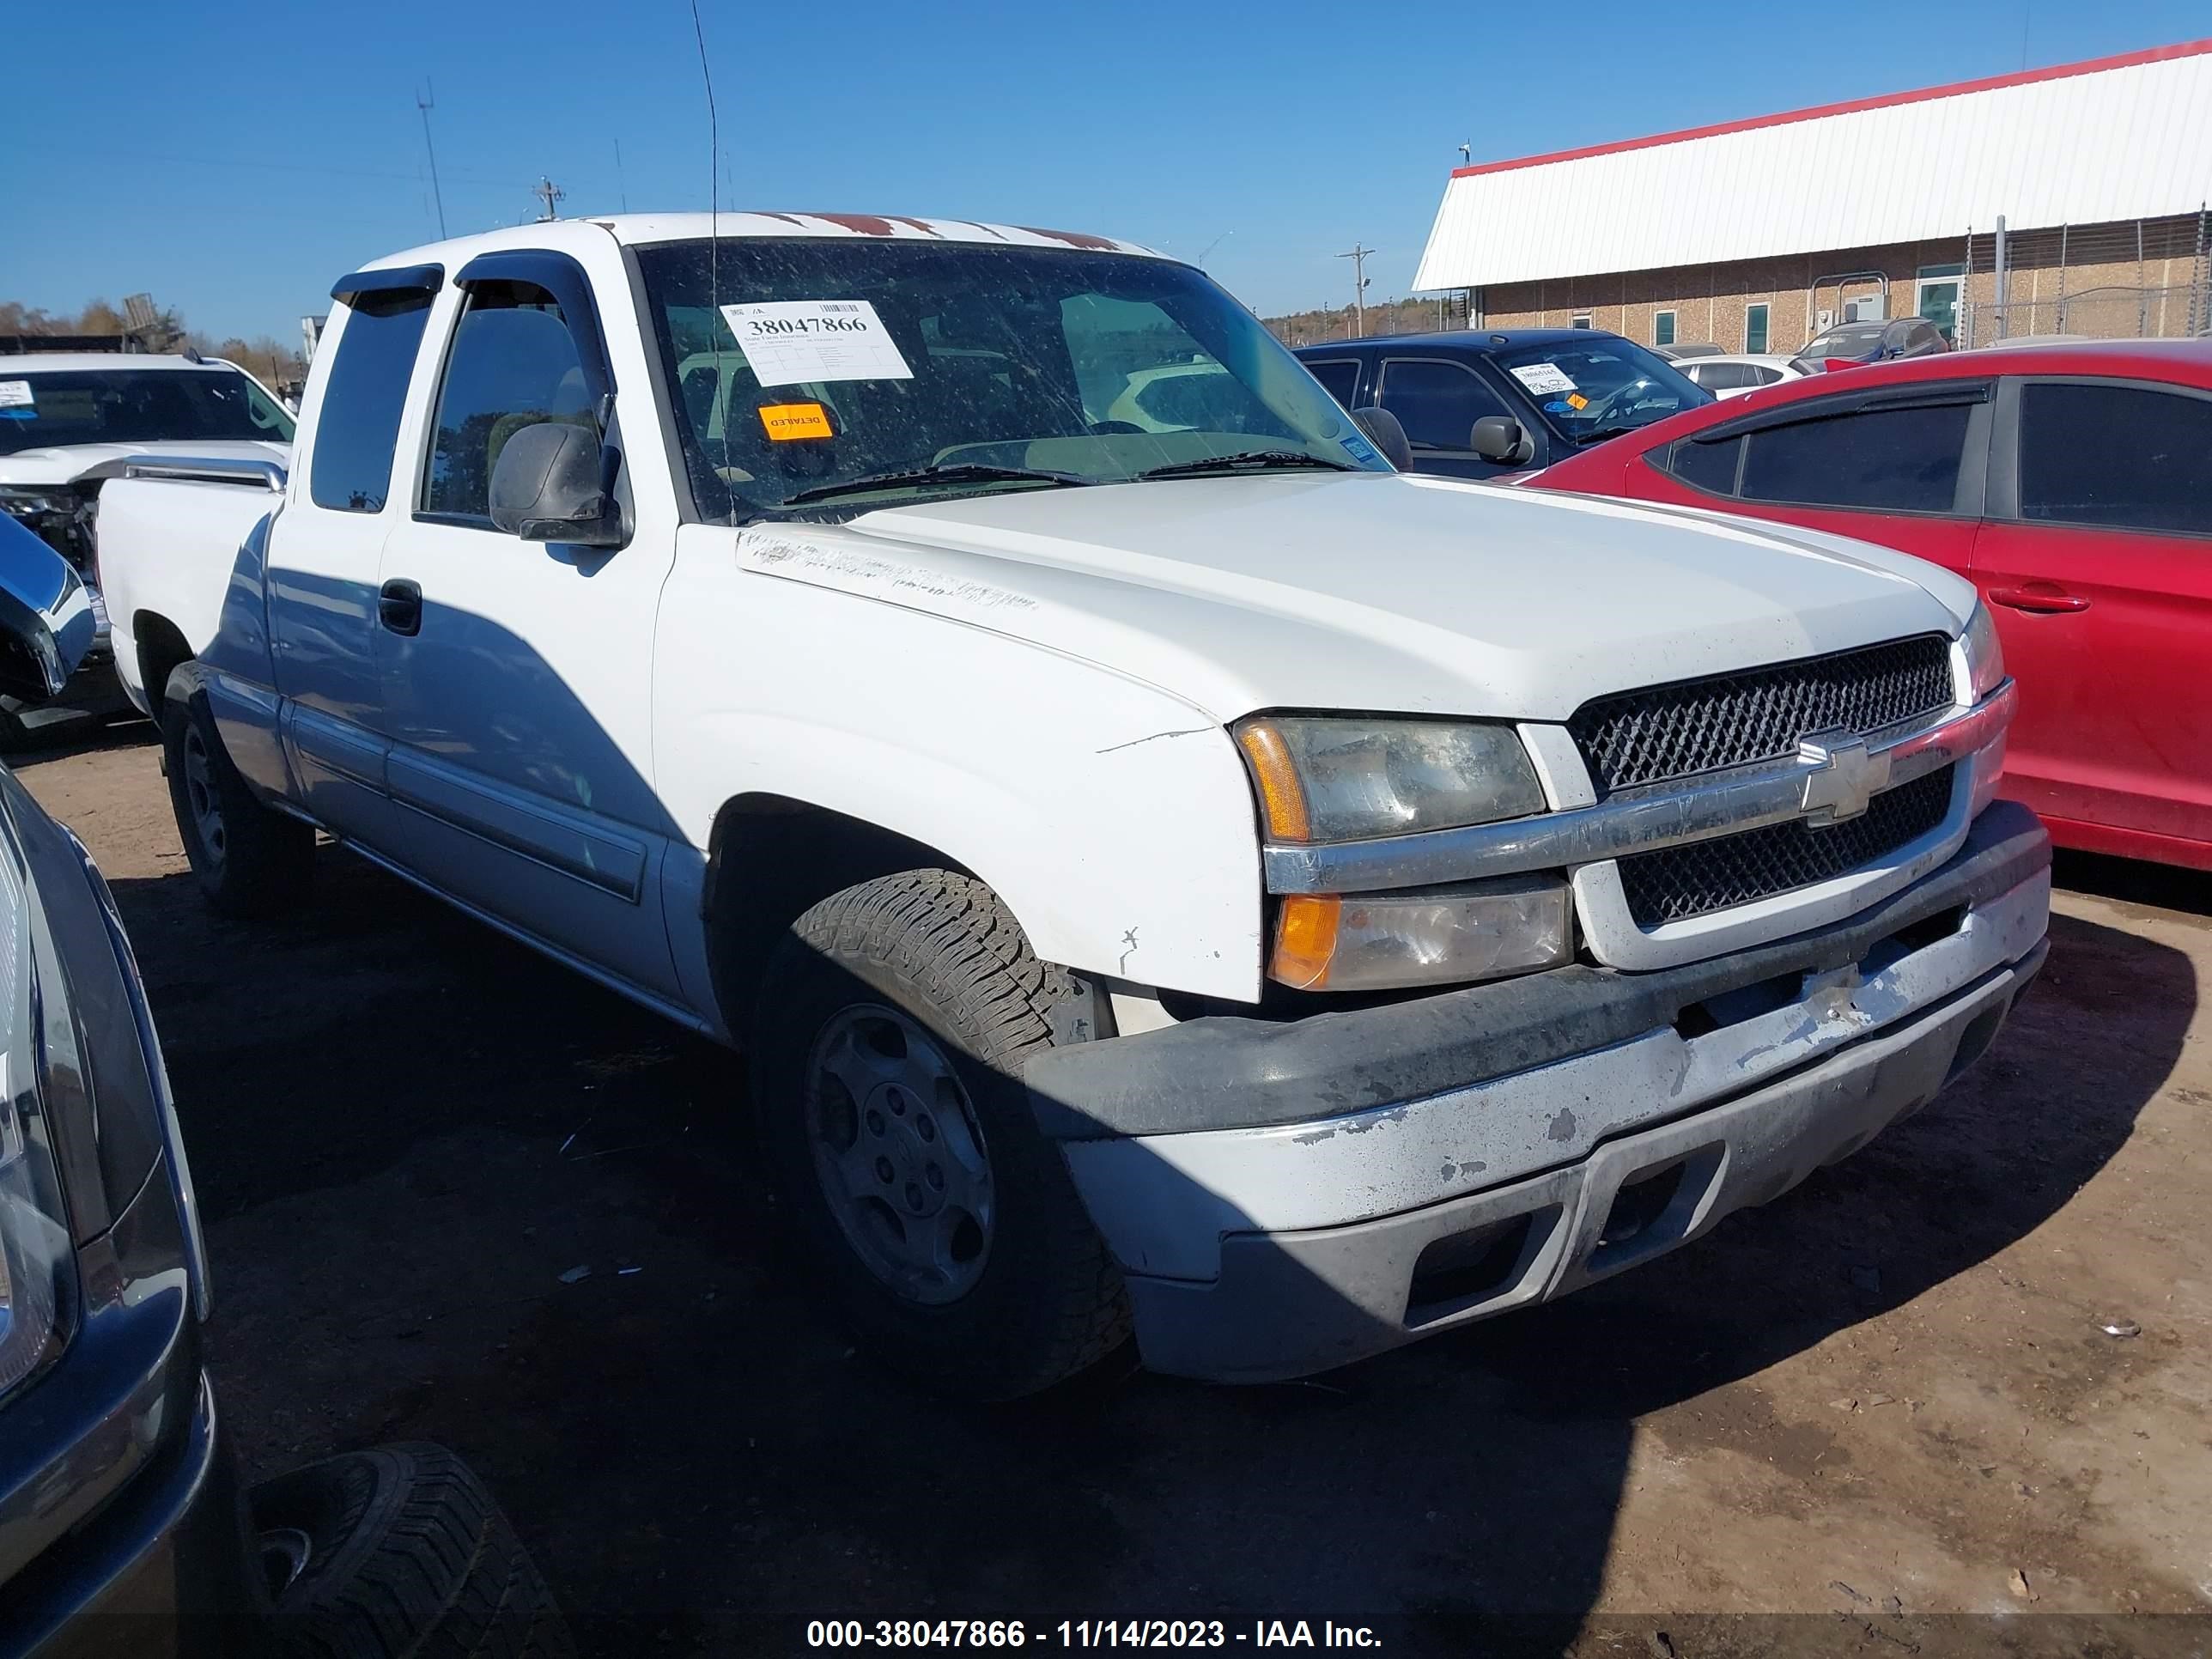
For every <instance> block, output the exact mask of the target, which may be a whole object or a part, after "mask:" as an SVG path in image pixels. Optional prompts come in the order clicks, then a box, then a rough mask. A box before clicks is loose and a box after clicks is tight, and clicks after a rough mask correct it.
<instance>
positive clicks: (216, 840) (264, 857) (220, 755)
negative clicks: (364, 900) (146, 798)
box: [161, 693, 315, 916]
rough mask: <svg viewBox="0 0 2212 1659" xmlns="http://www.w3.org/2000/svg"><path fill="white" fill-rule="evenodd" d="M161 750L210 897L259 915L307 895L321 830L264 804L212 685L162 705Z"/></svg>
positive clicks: (190, 855) (197, 873) (232, 910)
mask: <svg viewBox="0 0 2212 1659" xmlns="http://www.w3.org/2000/svg"><path fill="white" fill-rule="evenodd" d="M161 750H162V761H163V769H164V770H165V771H166V772H167V774H168V779H169V805H170V807H171V809H172V810H173V811H174V812H175V813H176V817H177V834H178V836H179V838H180V839H181V840H182V841H183V842H184V843H185V858H186V859H187V860H190V862H191V866H192V874H193V876H194V877H195V878H197V880H198V882H199V884H200V890H201V891H202V892H203V893H204V894H205V895H206V896H207V899H208V902H209V903H210V904H212V905H213V906H214V907H215V908H216V909H217V910H220V911H222V913H223V914H224V915H230V916H259V915H270V913H272V912H274V911H277V910H282V909H284V908H289V906H291V905H294V904H296V903H297V902H300V900H301V899H302V898H304V897H305V896H307V885H308V878H309V876H310V873H311V872H312V871H313V864H314V855H315V832H314V829H313V827H312V826H310V825H308V824H306V823H301V822H300V820H299V819H297V818H291V817H285V816H284V815H283V813H281V812H277V811H271V810H270V808H268V807H266V806H264V805H262V804H261V803H260V802H259V801H258V800H256V799H254V798H253V792H252V790H251V789H248V788H247V787H246V780H245V779H244V778H242V777H240V775H238V769H237V768H236V767H235V766H234V765H232V764H231V761H230V756H229V755H228V752H226V751H225V750H224V749H223V746H222V735H221V734H220V733H219V732H217V731H216V724H215V718H214V716H213V715H212V714H210V713H209V712H208V706H207V697H206V695H205V694H204V693H201V694H198V695H196V696H193V697H192V698H191V700H190V701H189V702H186V701H185V700H184V699H182V698H177V697H173V698H171V699H169V701H168V702H166V703H164V704H163V705H162V710H161Z"/></svg>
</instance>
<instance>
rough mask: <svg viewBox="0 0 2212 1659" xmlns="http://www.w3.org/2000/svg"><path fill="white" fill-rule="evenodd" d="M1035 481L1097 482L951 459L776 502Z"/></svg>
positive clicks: (793, 503)
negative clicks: (912, 486)
mask: <svg viewBox="0 0 2212 1659" xmlns="http://www.w3.org/2000/svg"><path fill="white" fill-rule="evenodd" d="M1001 482H1006V483H1051V484H1061V485H1073V484H1089V483H1097V482H1098V480H1097V479H1096V478H1086V477H1083V476H1082V474H1080V473H1077V472H1052V471H1047V470H1045V469H1044V468H1042V467H1036V466H995V465H992V464H991V463H990V462H988V461H951V462H947V463H946V464H945V465H942V466H902V467H898V468H896V469H894V470H892V471H888V472H868V473H863V474H862V475H861V476H860V477H857V478H842V479H840V480H839V481H838V482H836V483H825V484H815V485H813V486H811V488H809V489H802V490H800V491H799V493H798V494H797V495H787V496H785V497H784V498H783V500H782V501H781V502H780V503H778V505H780V506H783V507H796V506H798V505H799V504H800V503H801V502H803V501H828V500H829V498H830V497H831V496H833V495H859V494H860V493H862V492H863V491H866V490H870V489H897V488H898V487H899V486H900V485H902V484H961V483H1001Z"/></svg>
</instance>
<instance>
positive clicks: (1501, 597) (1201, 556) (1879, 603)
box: [738, 473, 1974, 721]
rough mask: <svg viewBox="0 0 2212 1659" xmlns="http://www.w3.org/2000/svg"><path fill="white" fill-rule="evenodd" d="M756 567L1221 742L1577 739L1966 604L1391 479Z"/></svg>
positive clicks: (901, 541)
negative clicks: (1554, 734)
mask: <svg viewBox="0 0 2212 1659" xmlns="http://www.w3.org/2000/svg"><path fill="white" fill-rule="evenodd" d="M738 552H739V556H740V559H741V560H742V562H744V564H745V565H746V566H747V567H748V568H750V569H752V570H754V571H757V572H758V573H760V574H763V575H765V576H769V577H772V578H776V579H781V580H795V581H803V582H808V583H811V584H812V585H815V586H824V587H832V588H837V589H841V590H842V591H846V592H854V593H856V594H860V595H862V596H865V597H866V598H869V599H876V600H879V601H883V602H885V603H890V604H894V605H905V606H908V607H909V608H912V609H915V610H921V611H930V612H933V613H934V614H938V615H941V616H945V617H951V618H952V619H955V620H957V621H960V622H963V623H968V624H969V625H972V626H977V627H982V628H987V629H992V630H994V631H995V632H999V633H1003V634H1006V635H1012V636H1015V637H1018V638H1023V639H1026V640H1029V641H1033V642H1035V643H1036V644H1038V645H1041V646H1044V647H1048V648H1050V649H1053V650H1056V651H1060V652H1062V653H1066V654H1068V655H1071V656H1075V657H1079V658H1082V659H1087V660H1091V661H1094V662H1097V663H1099V664H1100V665H1103V666H1105V667H1108V668H1109V669H1112V670H1114V671H1116V672H1119V673H1122V674H1126V675H1128V676H1130V677H1132V678H1137V679H1140V680H1144V681H1146V682H1147V683H1149V684H1154V685H1157V686H1158V687H1160V688H1162V689H1163V690H1168V691H1170V692H1172V693H1174V694H1175V695H1176V696H1180V697H1182V698H1183V699H1184V700H1185V701H1187V702H1190V703H1191V704H1193V705H1194V707H1195V708H1199V709H1200V710H1202V711H1204V712H1205V713H1206V714H1208V715H1209V716H1211V717H1212V718H1213V719H1214V720H1224V721H1225V720H1234V719H1236V718H1237V717H1238V716H1240V715H1243V714H1249V713H1251V712H1253V711H1254V710H1255V709H1261V708H1320V709H1328V708H1354V709H1364V710H1373V711H1376V712H1385V711H1388V712H1396V713H1409V714H1420V713H1435V714H1463V715H1488V716H1492V717H1494V718H1503V719H1513V720H1564V719H1565V718H1566V716H1568V715H1569V714H1572V713H1573V712H1574V710H1575V709H1576V708H1577V707H1579V706H1580V705H1581V704H1582V703H1583V702H1586V701H1588V700H1589V698H1591V697H1593V696H1600V695H1601V694H1603V693H1605V692H1608V691H1617V690H1626V689H1630V688H1632V687H1637V686H1643V685H1650V684H1661V683H1664V682H1667V681H1670V680H1680V679H1688V678H1696V677H1698V676H1700V675H1705V674H1712V673H1719V672H1723V671H1729V670H1734V669H1741V668H1748V667H1753V666H1757V665H1761V664H1765V663H1772V662H1780V661H1786V660H1788V659H1792V658H1797V657H1806V656H1813V655H1817V654H1819V653H1823V652H1829V651H1837V650H1842V649H1846V648H1848V647H1853V646H1858V645H1865V644H1871V643H1873V642H1875V641H1881V640H1889V639H1897V638H1901V637H1905V636H1907V635H1916V634H1928V633H1942V634H1948V635H1955V634H1957V633H1958V632H1959V630H1960V629H1961V628H1962V627H1963V626H1964V625H1965V623H1966V620H1967V618H1968V617H1969V616H1970V615H1971V613H1972V609H1973V605H1974V592H1973V588H1972V585H1971V584H1969V583H1967V582H1966V581H1963V580H1960V579H1959V578H1957V577H1955V576H1953V575H1951V574H1948V572H1945V571H1942V570H1941V569H1938V568H1936V567H1935V566H1932V565H1929V564H1924V563H1923V562H1920V561H1918V560H1916V559H1912V558H1910V557H1908V556H1905V555H1904V554H1900V553H1897V552H1894V551H1892V550H1888V549H1886V548H1877V547H1872V546H1869V545H1867V544H1863V543H1859V542H1854V541H1850V540H1847V539H1845V538H1842V537H1835V536H1827V535H1823V534H1821V533H1820V532H1814V531H1802V530H1798V529H1796V528H1794V527H1790V526H1774V525H1767V524H1761V523H1754V522H1752V521H1749V520H1741V519H1733V518H1728V517H1725V516H1723V515H1721V514H1717V513H1700V512H1697V511H1694V510H1678V509H1674V508H1668V507H1656V508H1655V507H1648V506H1644V505H1639V504H1632V503H1628V502H1624V501H1601V500H1596V499H1592V498H1588V497H1580V496H1569V495H1545V494H1542V493H1541V492H1536V491H1527V492H1524V491H1521V490H1516V489H1491V488H1486V487H1484V486H1481V485H1477V484H1466V483H1458V482H1456V481H1454V480H1449V479H1434V478H1422V477H1410V476H1405V475H1397V474H1385V473H1334V474H1313V473H1292V474H1268V475H1263V476H1259V477H1231V478H1207V479H1195V478H1194V479H1181V480H1176V481H1172V482H1169V481H1162V482H1159V483H1133V484H1115V485H1103V486H1094V487H1091V488H1086V489H1054V490H1036V491H1022V492H1009V493H1006V494H1004V495H987V496H976V497H969V498H967V499H963V500H958V501H941V502H936V503H931V504H927V505H921V506H915V507H897V508H887V509H882V510H878V511H876V512H873V513H866V514H863V515H862V516H861V517H860V518H858V519H855V520H852V521H851V522H849V523H848V524H844V525H842V526H818V525H784V526H775V527H768V526H762V527H759V528H755V529H748V530H744V531H741V532H739V533H738Z"/></svg>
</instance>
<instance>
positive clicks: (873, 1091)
mask: <svg viewBox="0 0 2212 1659" xmlns="http://www.w3.org/2000/svg"><path fill="white" fill-rule="evenodd" d="M1070 994H1072V987H1070V986H1069V984H1068V982H1067V980H1066V975H1064V974H1062V973H1061V972H1060V970H1059V969H1054V968H1052V967H1050V966H1049V965H1048V964H1046V963H1041V962H1039V961H1038V960H1037V959H1036V957H1035V956H1034V955H1032V954H1031V953H1030V949H1029V945H1028V942H1027V941H1026V940H1025V939H1024V938H1023V936H1022V933H1021V929H1020V927H1019V925H1018V923H1016V921H1014V918H1013V916H1012V914H1011V913H1009V912H1008V911H1007V910H1006V907H1005V906H1004V905H1002V904H1000V902H999V901H998V899H997V898H996V896H994V895H993V894H992V892H991V890H989V889H988V888H987V887H985V886H984V885H983V884H981V882H979V881H976V880H975V879H974V878H970V877H967V876H962V875H956V874H953V873H952V872H949V871H944V870H916V871H908V872H904V873H902V874H900V875H896V876H885V877H883V878H879V879H878V880H875V881H870V882H863V883H862V884H860V885H858V886H856V887H848V888H847V889H846V890H844V891H842V892H841V893H836V894H833V895H831V896H829V898H826V899H824V900H823V901H822V902H820V903H819V904H817V905H816V906H815V907H814V908H812V909H811V910H809V911H807V912H806V914H805V915H803V916H801V917H799V920H798V921H796V922H794V923H793V924H792V928H791V932H790V933H789V934H788V935H787V937H786V938H785V939H784V940H783V942H782V943H781V945H779V946H778V947H777V949H776V951H775V956H774V958H773V959H772V960H771V961H770V963H769V965H768V971H767V974H766V977H765V988H764V989H763V992H762V994H761V999H760V1005H759V1007H758V1008H757V1011H756V1015H755V1022H754V1042H753V1045H752V1056H753V1066H752V1081H753V1095H754V1099H755V1101H756V1103H757V1111H758V1113H759V1115H760V1118H761V1136H762V1141H763V1146H764V1147H765V1148H766V1150H767V1151H768V1152H769V1157H770V1159H771V1161H772V1162H773V1164H774V1165H775V1170H776V1173H777V1176H778V1177H779V1179H780V1181H781V1184H782V1187H783V1189H784V1191H785V1193H786V1194H787V1195H788V1197H789V1200H790V1201H791V1204H792V1206H793V1210H794V1212H795V1215H794V1219H795V1222H796V1225H797V1229H798V1231H799V1236H800V1240H801V1243H802V1244H803V1245H804V1246H805V1248H806V1249H807V1250H808V1252H809V1254H810V1255H812V1256H813V1257H814V1258H815V1259H816V1260H817V1261H820V1262H821V1263H822V1264H823V1268H824V1270H825V1272H826V1273H827V1274H828V1277H829V1279H830V1282H831V1284H832V1285H833V1287H834V1288H835V1290H836V1293H837V1296H838V1300H839V1302H840V1304H842V1308H843V1310H844V1312H845V1315H846V1317H847V1318H848V1320H849V1321H850V1322H851V1323H852V1324H853V1325H854V1326H855V1327H856V1328H858V1329H859V1330H860V1332H861V1334H863V1335H864V1337H865V1338H866V1340H868V1342H869V1345H870V1346H872V1348H873V1349H875V1350H876V1351H877V1352H879V1353H880V1354H881V1355H882V1356H883V1357H884V1358H885V1359H886V1360H887V1361H888V1362H889V1363H890V1364H893V1365H895V1366H896V1367H898V1368H899V1369H901V1370H906V1371H908V1372H909V1373H911V1374H913V1375H915V1376H919V1377H921V1379H923V1380H924V1381H927V1382H928V1383H933V1384H935V1385H937V1386H939V1387H943V1388H946V1389H953V1390H957V1391H958V1392H960V1393H962V1394H965V1395H969V1396H971V1397H976V1398H981V1399H987V1400H1005V1399H1012V1398H1014V1397H1015V1396H1018V1395H1024V1394H1030V1393H1034V1392H1036V1390H1038V1389H1044V1388H1048V1387H1050V1386H1051V1385H1052V1384H1054V1383H1058V1382H1060V1381H1061V1380H1062V1379H1064V1378H1066V1377H1068V1376H1073V1374H1074V1373H1075V1372H1077V1371H1079V1370H1083V1369H1085V1367H1087V1366H1088V1365H1090V1364H1091V1363H1092V1362H1093V1361H1095V1360H1097V1359H1099V1358H1103V1357H1104V1356H1105V1355H1106V1354H1107V1353H1109V1352H1111V1351H1112V1350H1113V1349H1114V1348H1115V1347H1117V1346H1119V1345H1120V1344H1121V1341H1122V1340H1124V1339H1125V1338H1126V1337H1127V1334H1128V1329H1129V1318H1128V1304H1127V1293H1126V1291H1124V1290H1123V1288H1122V1285H1121V1277H1120V1274H1119V1273H1117V1272H1116V1271H1115V1267H1114V1263H1113V1261H1112V1259H1111V1257H1110V1256H1109V1255H1108V1253H1107V1250H1106V1246H1105V1243H1104V1242H1103V1240H1102V1239H1101V1238H1100V1237H1098V1234H1097V1230H1096V1229H1094V1228H1093V1227H1092V1226H1091V1220H1090V1218H1089V1216H1088V1214H1087V1213H1086V1212H1085V1209H1084V1207H1083V1202H1082V1200H1081V1199H1080V1198H1079V1196H1078V1195H1077V1194H1076V1191H1075V1188H1074V1183H1073V1182H1072V1181H1071V1180H1070V1179H1069V1178H1068V1174H1067V1169H1066V1164H1065V1163H1064V1162H1063V1161H1062V1159H1061V1157H1060V1151H1059V1148H1058V1147H1056V1146H1054V1144H1053V1143H1052V1142H1050V1141H1049V1140H1048V1139H1045V1138H1044V1136H1043V1135H1042V1133H1040V1132H1039V1131H1038V1128H1037V1126H1036V1119H1035V1117H1034V1116H1033V1115H1032V1114H1031V1112H1030V1106H1029V1102H1028V1098H1027V1095H1026V1092H1025V1091H1024V1089H1023V1087H1022V1085H1021V1083H1020V1081H1019V1070H1020V1064H1021V1060H1022V1059H1023V1058H1024V1056H1025V1055H1027V1054H1030V1053H1032V1052H1034V1051H1035V1050H1036V1049H1038V1048H1047V1047H1049V1046H1051V1044H1052V1042H1053V1027H1052V1024H1051V1023H1050V1021H1049V1018H1048V1012H1049V1011H1050V1010H1051V1008H1052V1006H1053V1005H1054V1003H1055V1002H1056V1001H1057V1000H1060V999H1062V998H1065V997H1066V996H1068V995H1070Z"/></svg>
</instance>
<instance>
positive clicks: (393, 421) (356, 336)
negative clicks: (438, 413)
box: [307, 289, 430, 513]
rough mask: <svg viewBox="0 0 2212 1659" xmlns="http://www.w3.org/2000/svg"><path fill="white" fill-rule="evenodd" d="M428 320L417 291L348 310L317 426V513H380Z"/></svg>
mask: <svg viewBox="0 0 2212 1659" xmlns="http://www.w3.org/2000/svg"><path fill="white" fill-rule="evenodd" d="M429 317H430V296H429V295H428V294H427V293H424V292H422V290H420V289H406V290H403V291H398V292H394V293H389V294H363V295H358V296H357V297H356V302H355V303H354V304H352V305H350V306H349V307H347V309H346V319H345V323H344V325H343V327H342V328H340V329H339V331H338V343H337V354H338V355H337V357H335V358H334V359H332V361H331V376H330V379H329V380H328V381H326V382H325V385H324V386H323V401H322V410H321V413H320V414H319V416H317V418H316V422H315V455H314V464H313V473H312V476H311V477H310V478H309V480H308V485H307V493H308V495H309V497H310V499H312V500H313V501H314V503H315V505H316V506H317V507H329V508H331V510H333V511H334V512H338V513H381V512H382V511H383V510H384V501H385V497H386V496H387V495H390V494H391V493H392V450H393V448H394V447H395V446H396V445H397V444H398V439H399V415H400V411H401V410H403V409H404V408H405V407H406V404H407V383H408V381H409V380H411V379H412V378H413V377H414V374H415V353H416V349H417V348H418V347H420V346H421V344H422V325H423V324H424V323H426V322H428V320H429Z"/></svg>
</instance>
